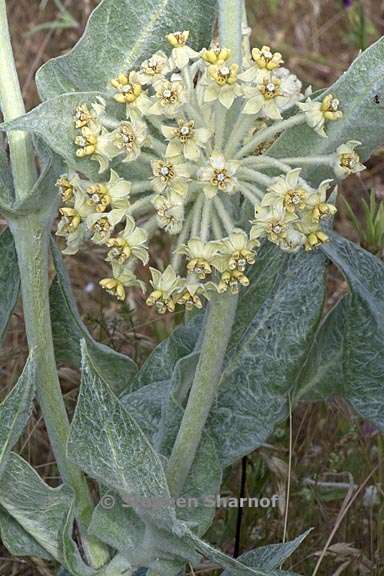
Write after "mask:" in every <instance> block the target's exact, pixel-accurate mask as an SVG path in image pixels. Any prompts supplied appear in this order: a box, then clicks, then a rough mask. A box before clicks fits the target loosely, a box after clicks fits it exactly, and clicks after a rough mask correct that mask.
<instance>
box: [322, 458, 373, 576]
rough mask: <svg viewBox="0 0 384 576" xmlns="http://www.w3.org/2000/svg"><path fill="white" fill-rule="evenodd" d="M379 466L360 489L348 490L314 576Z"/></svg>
mask: <svg viewBox="0 0 384 576" xmlns="http://www.w3.org/2000/svg"><path fill="white" fill-rule="evenodd" d="M377 468H378V467H377V466H376V467H375V468H374V469H373V470H372V471H371V472H370V473H369V474H368V476H367V477H366V479H365V480H364V481H363V482H362V483H361V484H360V486H359V488H358V489H357V490H356V491H355V492H354V490H353V488H350V489H349V490H348V493H347V495H346V497H345V498H344V501H343V504H342V506H341V508H340V511H339V513H338V515H337V518H336V522H335V525H334V527H333V528H332V532H331V533H330V535H329V538H328V540H327V541H326V543H325V546H324V548H323V550H322V551H321V554H320V557H319V559H318V561H317V563H316V566H315V569H314V571H313V572H312V576H316V574H317V573H318V571H319V569H320V565H321V563H322V561H323V559H324V557H325V554H326V552H327V550H328V548H329V546H330V544H331V542H332V540H333V538H334V536H335V534H336V532H337V530H338V529H339V526H340V524H341V522H342V521H343V519H344V517H345V515H346V514H347V512H348V510H349V509H350V507H351V506H352V504H353V503H354V502H355V500H356V498H357V497H358V495H359V494H360V493H361V491H362V490H363V488H364V487H365V486H366V485H367V484H368V482H369V480H370V478H372V476H373V475H374V474H375V473H376V472H377Z"/></svg>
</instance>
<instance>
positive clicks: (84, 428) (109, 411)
mask: <svg viewBox="0 0 384 576" xmlns="http://www.w3.org/2000/svg"><path fill="white" fill-rule="evenodd" d="M68 455H69V457H70V458H71V460H72V461H73V462H75V463H76V464H78V466H79V467H80V468H82V469H83V470H84V471H85V472H87V473H88V474H89V475H90V476H91V477H92V478H95V479H96V480H98V481H99V482H101V483H104V484H106V485H107V486H108V487H109V488H112V489H114V490H116V491H118V492H119V493H120V494H122V495H124V496H126V497H132V498H135V499H138V500H147V501H148V500H149V499H150V498H164V499H165V500H167V499H169V497H170V495H169V490H168V486H167V482H166V478H165V474H164V471H163V467H162V464H161V461H160V458H159V456H158V455H157V454H156V452H155V451H154V450H153V448H152V446H151V445H150V443H149V442H148V440H147V439H146V437H145V436H144V434H143V432H142V430H141V429H140V427H139V426H138V424H137V423H136V421H135V420H134V419H133V417H132V416H131V415H130V414H129V413H128V412H127V411H126V410H125V409H124V408H123V406H122V404H121V403H120V402H119V400H118V398H117V397H116V396H115V395H114V394H113V392H112V390H111V389H110V387H109V386H108V385H107V384H106V383H105V382H104V381H103V379H102V377H101V375H100V373H99V372H98V370H97V367H96V366H95V365H94V363H93V361H92V358H91V356H90V355H89V354H88V351H87V346H86V344H85V342H84V343H83V365H82V383H81V388H80V395H79V400H78V403H77V406H76V411H75V415H74V417H73V421H72V425H71V431H70V436H69V441H68ZM137 508H138V507H136V509H137ZM140 511H141V513H142V516H143V517H148V518H149V519H150V520H152V521H153V522H156V523H157V524H159V525H161V526H164V527H170V526H173V524H174V522H175V518H176V517H175V513H174V508H173V507H172V506H170V505H165V506H164V507H161V506H159V507H154V508H149V509H148V510H145V509H143V508H140Z"/></svg>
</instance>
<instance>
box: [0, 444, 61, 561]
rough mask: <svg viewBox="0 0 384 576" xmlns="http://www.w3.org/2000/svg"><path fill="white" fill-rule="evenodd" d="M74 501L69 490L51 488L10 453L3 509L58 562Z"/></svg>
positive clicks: (2, 484) (0, 490)
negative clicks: (61, 537)
mask: <svg viewBox="0 0 384 576" xmlns="http://www.w3.org/2000/svg"><path fill="white" fill-rule="evenodd" d="M71 501H72V493H71V491H70V490H69V489H68V488H66V487H65V486H60V487H59V488H50V487H49V486H48V485H47V484H46V483H45V482H44V481H43V480H42V479H41V478H40V477H39V476H38V474H37V473H36V472H35V470H34V469H33V468H32V467H31V466H30V465H29V464H28V462H26V461H25V460H23V458H21V457H20V456H18V455H17V454H14V453H13V452H11V454H10V455H9V458H8V463H7V466H6V468H5V470H4V473H3V475H2V477H1V480H0V506H1V507H2V508H4V509H5V510H6V511H7V512H8V514H9V515H10V516H12V518H13V519H14V520H15V521H16V522H17V523H18V524H19V525H20V526H21V527H22V528H23V530H24V531H25V532H27V534H29V535H30V536H31V537H32V538H33V539H34V540H35V541H36V542H37V543H38V545H39V546H41V547H42V548H44V550H45V551H46V552H47V553H48V554H49V555H50V556H53V557H54V558H55V559H56V560H59V561H60V560H61V543H60V531H61V530H62V528H63V524H64V520H65V517H66V514H67V512H68V509H69V506H70V504H71Z"/></svg>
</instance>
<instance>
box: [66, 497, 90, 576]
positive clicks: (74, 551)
mask: <svg viewBox="0 0 384 576" xmlns="http://www.w3.org/2000/svg"><path fill="white" fill-rule="evenodd" d="M74 506H75V503H74V501H73V502H72V504H71V506H70V508H69V510H68V513H67V517H66V519H65V522H64V527H63V531H62V541H61V542H62V553H63V563H64V565H65V566H66V567H67V568H68V570H70V574H71V575H72V576H93V575H94V574H96V570H94V569H93V568H91V567H90V566H88V565H87V564H85V562H84V560H83V559H82V557H81V555H80V552H79V549H78V547H77V544H76V543H75V542H74V540H73V538H72V532H73V523H74V518H75V513H74Z"/></svg>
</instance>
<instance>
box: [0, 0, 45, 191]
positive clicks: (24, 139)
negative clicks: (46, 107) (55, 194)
mask: <svg viewBox="0 0 384 576" xmlns="http://www.w3.org/2000/svg"><path fill="white" fill-rule="evenodd" d="M0 62H1V64H0V101H1V111H2V113H3V117H4V120H5V121H10V120H13V119H14V118H17V117H18V116H22V115H23V114H25V107H24V101H23V97H22V94H21V90H20V84H19V79H18V77H17V71H16V66H15V60H14V58H13V51H12V45H11V38H10V34H9V27H8V19H7V9H6V5H5V0H0ZM8 141H9V149H10V156H11V165H12V171H13V178H14V184H15V189H16V195H17V200H22V199H23V198H25V197H26V196H27V195H28V193H29V192H30V191H31V190H32V187H33V185H34V183H35V182H36V179H37V174H36V167H35V164H34V160H33V149H32V143H31V137H30V135H29V134H27V133H26V132H19V131H13V132H10V133H9V135H8Z"/></svg>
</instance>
